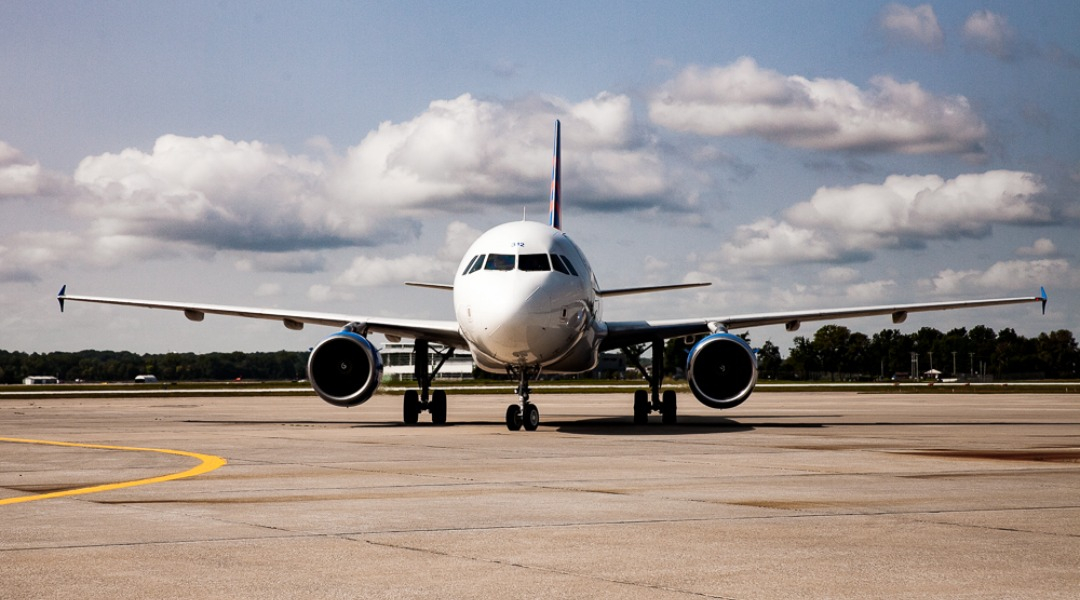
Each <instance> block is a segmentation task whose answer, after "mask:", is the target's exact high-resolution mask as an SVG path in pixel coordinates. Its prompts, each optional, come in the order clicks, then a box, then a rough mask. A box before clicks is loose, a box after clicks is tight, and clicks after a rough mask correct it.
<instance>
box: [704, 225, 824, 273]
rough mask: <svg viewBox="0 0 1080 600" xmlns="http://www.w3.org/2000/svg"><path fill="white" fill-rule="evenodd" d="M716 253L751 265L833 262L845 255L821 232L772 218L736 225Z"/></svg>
mask: <svg viewBox="0 0 1080 600" xmlns="http://www.w3.org/2000/svg"><path fill="white" fill-rule="evenodd" d="M720 254H721V256H722V257H723V258H724V259H725V260H726V261H727V262H729V263H732V264H741V263H746V264H751V265H769V264H785V263H814V262H837V261H841V260H843V259H844V258H845V254H844V249H843V248H842V247H841V246H840V245H838V244H836V243H834V241H833V240H830V239H828V238H827V237H825V236H823V235H821V233H819V232H817V231H814V230H811V229H806V228H800V227H795V226H793V225H791V224H790V223H787V222H784V221H776V220H775V219H772V218H765V219H761V220H759V221H755V222H753V223H751V224H749V225H740V226H739V227H738V229H736V230H735V234H734V235H733V236H732V238H731V241H729V242H725V243H724V244H723V245H722V246H721V249H720Z"/></svg>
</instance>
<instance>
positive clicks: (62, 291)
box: [56, 284, 67, 312]
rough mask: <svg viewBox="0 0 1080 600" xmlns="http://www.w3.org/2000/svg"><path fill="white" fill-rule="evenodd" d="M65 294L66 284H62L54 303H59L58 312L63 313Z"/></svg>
mask: <svg viewBox="0 0 1080 600" xmlns="http://www.w3.org/2000/svg"><path fill="white" fill-rule="evenodd" d="M65 292H67V284H64V286H63V287H61V288H60V293H59V294H57V295H56V301H57V302H59V303H60V312H64V298H65V297H66V296H65Z"/></svg>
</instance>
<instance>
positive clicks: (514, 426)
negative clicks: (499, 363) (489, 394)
mask: <svg viewBox="0 0 1080 600" xmlns="http://www.w3.org/2000/svg"><path fill="white" fill-rule="evenodd" d="M508 370H510V372H511V374H512V375H517V376H518V381H519V383H518V388H517V395H518V398H520V399H521V402H520V403H519V404H511V405H510V406H507V407H506V428H507V429H509V430H510V431H519V430H520V429H521V428H522V427H525V431H536V428H537V427H539V426H540V409H538V408H536V405H535V404H533V403H532V402H529V377H531V376H532V373H531V372H530V370H529V369H525V368H520V369H508Z"/></svg>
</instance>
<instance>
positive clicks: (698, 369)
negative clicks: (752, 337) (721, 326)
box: [686, 333, 758, 408]
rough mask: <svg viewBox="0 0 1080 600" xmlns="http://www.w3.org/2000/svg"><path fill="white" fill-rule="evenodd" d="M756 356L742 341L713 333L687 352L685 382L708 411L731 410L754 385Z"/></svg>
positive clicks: (748, 393)
mask: <svg viewBox="0 0 1080 600" xmlns="http://www.w3.org/2000/svg"><path fill="white" fill-rule="evenodd" d="M757 375H758V365H757V355H756V354H754V350H753V349H752V348H750V345H749V344H747V343H746V340H744V339H742V338H741V337H739V336H737V335H732V334H730V333H714V334H712V335H710V336H707V337H706V338H704V339H703V340H701V341H700V342H698V343H697V344H696V345H695V346H694V347H693V348H691V349H690V355H689V356H688V357H687V361H686V379H687V380H688V381H689V383H690V391H692V392H694V396H695V397H696V398H697V399H698V401H699V402H701V403H702V404H704V405H705V406H708V407H710V408H734V407H736V406H738V405H740V404H742V403H743V401H744V400H746V399H747V398H748V397H749V396H750V392H752V391H754V385H756V384H757Z"/></svg>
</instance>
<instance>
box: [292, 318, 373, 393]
mask: <svg viewBox="0 0 1080 600" xmlns="http://www.w3.org/2000/svg"><path fill="white" fill-rule="evenodd" d="M382 370H383V364H382V357H381V356H379V351H378V350H376V349H375V346H373V345H371V342H369V341H367V338H365V337H363V336H361V335H358V334H356V333H352V332H351V331H340V332H338V333H335V334H334V335H332V336H330V337H328V338H326V339H324V340H323V341H321V342H319V344H318V345H317V346H315V348H314V349H313V350H312V351H311V355H310V356H309V357H308V366H307V372H308V380H309V381H310V382H311V387H312V388H314V389H315V393H316V394H318V395H319V397H320V398H322V399H323V400H325V401H327V402H329V403H330V404H333V405H334V406H344V407H347V406H357V405H360V404H363V403H364V402H367V400H368V399H369V398H371V396H372V395H374V394H375V390H376V389H378V388H379V382H380V381H381V380H382Z"/></svg>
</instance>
